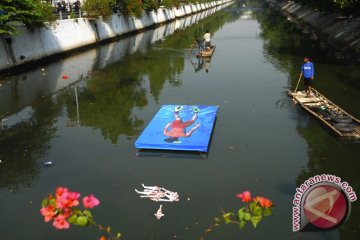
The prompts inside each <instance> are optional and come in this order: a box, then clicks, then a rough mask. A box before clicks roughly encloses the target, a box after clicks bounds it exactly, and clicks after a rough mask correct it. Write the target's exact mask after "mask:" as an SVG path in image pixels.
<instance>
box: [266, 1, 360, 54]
mask: <svg viewBox="0 0 360 240" xmlns="http://www.w3.org/2000/svg"><path fill="white" fill-rule="evenodd" d="M268 2H269V3H270V4H271V5H272V6H273V7H275V8H277V9H279V10H280V11H282V12H284V13H286V14H289V15H290V16H292V17H293V18H295V20H296V21H298V22H299V23H301V24H305V25H306V26H310V27H311V28H312V29H314V30H315V31H316V33H318V34H319V33H320V34H321V35H323V36H322V39H324V38H326V39H327V41H328V42H329V43H331V44H332V45H333V46H336V48H337V49H341V50H343V51H347V52H349V51H351V52H352V53H353V54H354V55H357V56H359V55H360V18H345V17H341V16H337V15H336V14H334V13H327V12H320V11H318V10H316V9H311V8H309V7H306V6H302V5H300V4H297V3H294V2H292V1H275V0H268Z"/></svg>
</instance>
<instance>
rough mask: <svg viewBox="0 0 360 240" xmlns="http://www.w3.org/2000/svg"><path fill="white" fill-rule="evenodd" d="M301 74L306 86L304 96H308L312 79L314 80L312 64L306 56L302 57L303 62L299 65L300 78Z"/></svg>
mask: <svg viewBox="0 0 360 240" xmlns="http://www.w3.org/2000/svg"><path fill="white" fill-rule="evenodd" d="M302 76H304V85H305V87H306V96H307V97H310V94H311V84H312V81H313V80H314V64H313V63H312V62H310V58H309V57H308V56H305V57H304V63H303V64H302V65H301V72H300V78H301V77H302ZM300 78H299V79H300Z"/></svg>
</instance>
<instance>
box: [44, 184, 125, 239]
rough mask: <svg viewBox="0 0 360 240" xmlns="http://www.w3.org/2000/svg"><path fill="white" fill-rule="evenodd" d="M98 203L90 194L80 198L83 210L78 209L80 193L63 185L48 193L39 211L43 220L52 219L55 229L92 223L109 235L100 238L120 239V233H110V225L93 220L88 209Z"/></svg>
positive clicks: (48, 220)
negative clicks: (52, 192)
mask: <svg viewBox="0 0 360 240" xmlns="http://www.w3.org/2000/svg"><path fill="white" fill-rule="evenodd" d="M99 204H100V201H99V200H98V199H97V198H96V197H94V195H93V194H90V195H89V196H85V197H84V198H83V199H82V205H83V207H84V208H85V210H80V209H78V208H76V207H78V206H79V205H80V193H78V192H71V191H69V189H67V188H65V187H58V188H57V189H56V191H55V194H49V195H48V196H47V197H46V198H44V200H43V201H42V204H41V205H42V207H41V209H40V213H41V215H43V216H44V220H45V222H50V221H51V220H53V226H54V227H55V228H56V229H68V228H70V225H71V224H73V225H76V226H81V227H85V226H90V225H94V226H97V227H98V228H99V229H100V230H102V231H104V232H106V233H107V234H108V235H109V237H108V238H106V237H104V236H102V237H101V238H100V239H101V240H106V239H120V237H121V234H120V233H117V234H116V236H115V235H114V234H112V233H111V231H110V230H111V228H110V227H103V226H101V225H100V224H97V223H96V222H95V221H94V219H93V216H92V214H91V212H90V210H89V209H91V208H94V207H96V206H97V205H99Z"/></svg>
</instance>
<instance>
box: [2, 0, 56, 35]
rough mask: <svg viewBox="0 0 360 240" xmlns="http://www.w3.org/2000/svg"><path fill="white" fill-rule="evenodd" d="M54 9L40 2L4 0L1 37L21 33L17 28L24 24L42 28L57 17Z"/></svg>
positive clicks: (35, 0)
mask: <svg viewBox="0 0 360 240" xmlns="http://www.w3.org/2000/svg"><path fill="white" fill-rule="evenodd" d="M52 11H53V7H52V6H51V5H48V4H46V3H42V2H41V1H40V0H2V1H1V3H0V35H13V34H17V33H19V30H18V29H17V28H16V26H18V25H22V24H24V25H25V26H27V27H35V26H42V25H44V22H47V21H52V20H54V19H55V16H54V15H53V13H52Z"/></svg>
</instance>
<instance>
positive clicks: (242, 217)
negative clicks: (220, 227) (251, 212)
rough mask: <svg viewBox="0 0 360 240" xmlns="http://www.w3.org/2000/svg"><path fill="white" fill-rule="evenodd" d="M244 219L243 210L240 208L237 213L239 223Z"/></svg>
mask: <svg viewBox="0 0 360 240" xmlns="http://www.w3.org/2000/svg"><path fill="white" fill-rule="evenodd" d="M244 217H245V212H244V208H241V209H239V212H238V218H239V221H242V220H243V219H244Z"/></svg>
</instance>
